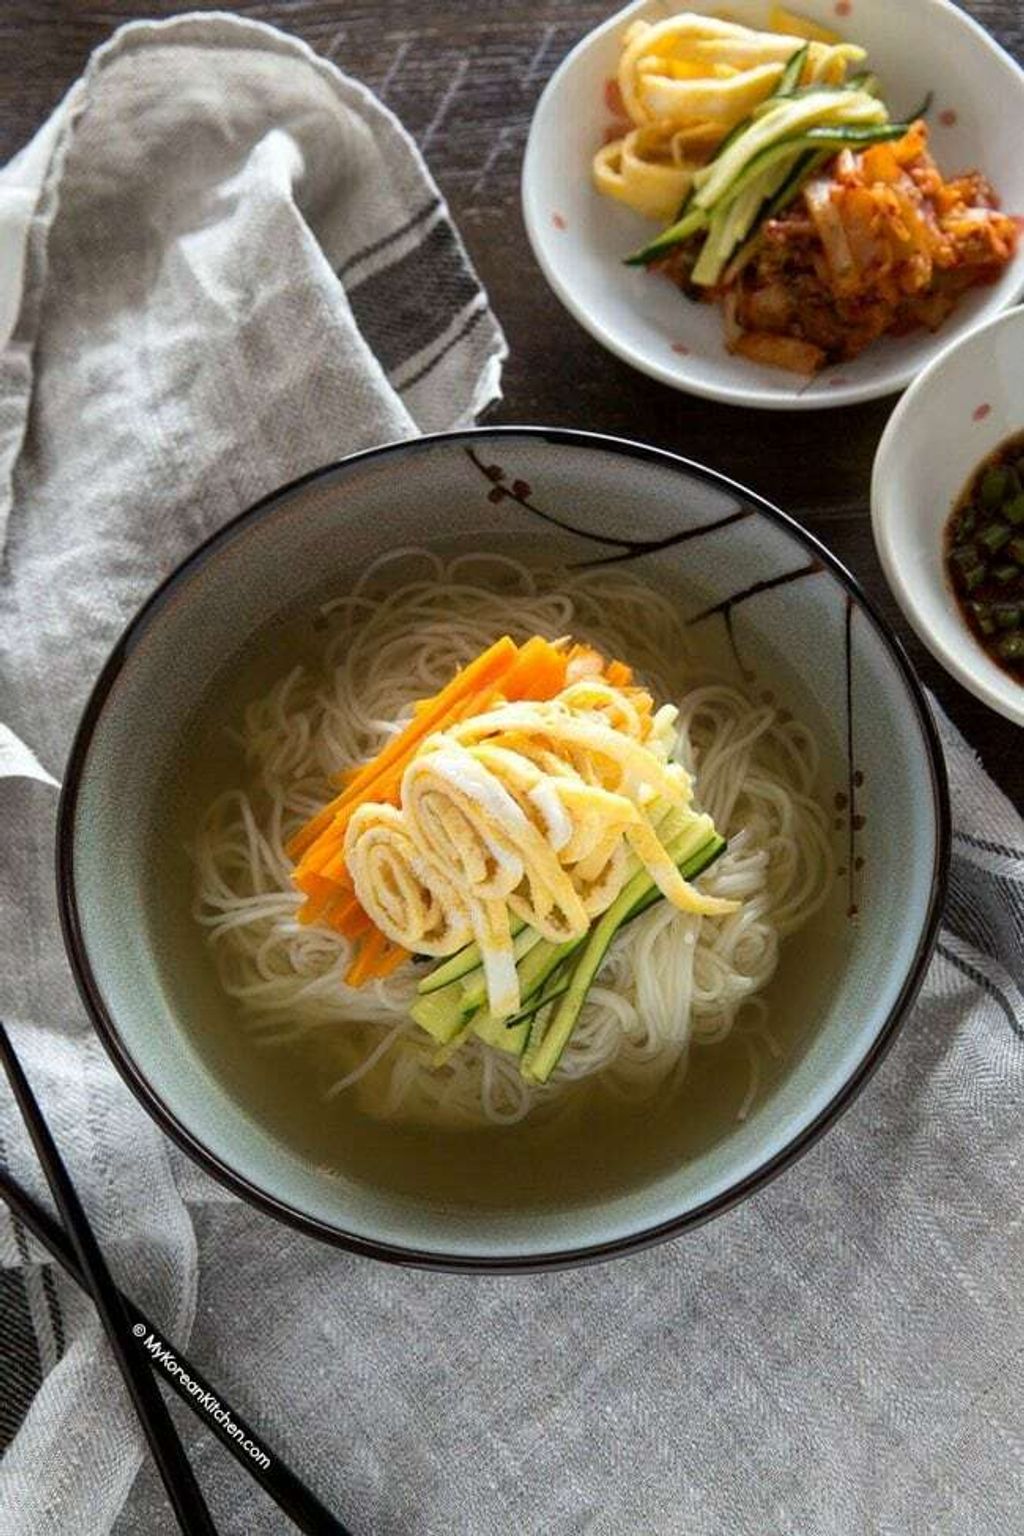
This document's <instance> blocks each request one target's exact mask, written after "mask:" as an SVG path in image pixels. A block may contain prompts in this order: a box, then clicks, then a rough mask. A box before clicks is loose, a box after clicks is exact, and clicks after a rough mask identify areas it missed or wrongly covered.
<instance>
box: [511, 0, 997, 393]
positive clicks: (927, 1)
mask: <svg viewBox="0 0 1024 1536" xmlns="http://www.w3.org/2000/svg"><path fill="white" fill-rule="evenodd" d="M642 3H644V0H630V3H629V4H627V5H624V6H622V7H620V9H619V10H617V11H616V12H615V13H614V14H613V15H611V16H609V17H608V18H607V19H606V20H605V21H602V22H599V23H598V25H597V26H596V27H592V28H591V29H590V31H589V32H586V33H585V34H584V35H583V37H581V38H580V40H579V42H578V43H575V44H574V45H573V47H572V48H570V50H569V52H568V53H567V54H566V55H565V57H564V59H562V61H561V63H560V64H559V66H558V68H557V69H556V70H555V72H554V74H553V75H552V76H551V77H550V79H549V80H548V82H547V84H546V85H545V87H544V89H543V90H542V91H541V93H540V96H539V97H538V98H537V105H536V106H535V107H534V109H533V114H532V116H531V118H530V130H529V133H528V135H527V139H526V149H525V151H524V153H523V168H522V172H521V174H520V202H521V206H522V213H523V223H524V225H525V226H526V235H527V239H528V240H529V242H530V249H531V250H532V251H533V255H534V258H535V260H536V262H537V265H538V266H539V267H540V269H541V272H542V273H543V275H544V279H545V281H546V282H547V284H548V286H549V287H550V289H551V290H552V292H553V293H554V295H555V297H556V298H557V299H558V300H559V302H560V303H561V304H562V305H563V307H564V308H565V309H567V310H568V311H569V314H570V315H571V316H572V317H573V319H574V320H575V321H577V323H578V324H579V325H581V326H582V327H583V329H584V330H585V331H587V332H588V333H589V334H590V335H591V336H592V337H593V338H594V340H595V341H597V342H599V343H600V345H601V346H602V347H604V348H605V350H606V351H608V352H611V353H612V354H613V356H615V357H617V358H619V359H620V360H621V361H622V362H624V363H628V364H629V366H630V367H632V368H636V369H637V370H638V371H639V372H640V373H644V374H646V375H647V377H648V378H651V379H657V380H658V382H659V383H661V384H667V385H669V387H670V388H672V389H676V390H679V391H680V393H682V394H687V395H699V396H700V397H701V398H703V399H705V400H717V401H719V402H721V403H722V404H725V405H740V406H746V408H747V409H748V410H756V411H827V410H832V409H834V408H835V407H837V406H843V405H861V404H864V403H865V402H866V401H869V400H882V399H884V398H885V397H886V396H887V395H897V394H900V393H901V392H902V391H903V390H905V389H906V388H907V386H908V385H909V384H911V383H912V381H913V380H914V379H916V378H918V377H919V376H920V373H921V369H920V366H919V365H918V364H915V363H907V364H906V365H905V366H904V367H903V368H898V369H893V370H892V371H891V372H889V373H887V374H885V375H884V376H882V377H881V378H879V379H877V380H875V381H874V382H873V381H872V380H870V379H865V380H864V381H863V382H862V383H860V384H846V385H843V386H842V388H840V389H835V390H831V391H829V392H825V391H821V392H820V393H818V394H815V393H814V392H813V391H812V390H808V391H807V392H806V393H803V394H799V393H794V394H793V395H792V396H786V395H781V394H780V395H774V394H771V395H764V394H762V393H761V392H760V391H759V390H757V389H756V388H754V387H753V386H751V387H750V388H749V389H748V388H745V387H744V386H742V385H730V384H710V383H707V382H705V381H703V380H702V379H700V378H699V377H698V378H694V377H693V376H692V375H687V376H686V377H683V378H681V377H680V375H679V366H680V365H678V364H677V365H676V367H675V368H674V369H673V367H672V366H670V365H669V364H668V363H659V362H658V361H656V359H654V358H648V357H646V356H645V355H644V354H643V353H642V352H640V351H639V350H637V349H636V348H635V347H632V346H631V345H630V344H629V343H628V342H627V341H622V340H620V339H619V337H618V336H617V335H616V334H615V333H614V332H613V331H611V330H609V329H608V327H607V326H606V325H605V324H604V322H603V320H602V319H601V317H600V315H599V314H597V313H595V312H594V310H592V309H588V307H587V306H586V305H585V304H582V303H580V302H579V301H578V299H577V297H576V294H575V291H574V290H573V289H572V288H571V287H570V285H569V283H568V281H565V280H563V278H562V276H561V274H560V273H559V271H558V269H557V268H556V266H555V265H554V263H553V262H551V261H549V259H548V256H547V252H546V249H545V246H544V241H543V239H542V237H541V229H542V227H543V221H542V216H541V212H540V209H539V207H537V208H535V207H534V206H533V203H534V193H533V190H532V183H533V181H534V176H533V171H532V162H533V160H534V158H535V157H536V156H537V155H538V154H539V153H540V152H539V150H538V148H537V119H538V117H539V116H540V113H541V110H542V109H543V108H544V107H546V106H548V105H550V101H551V99H552V98H553V97H554V96H555V95H557V93H558V91H559V89H560V88H561V85H562V82H563V80H564V78H565V76H566V75H568V73H569V72H570V70H571V69H573V68H574V67H575V66H576V64H577V63H578V62H579V60H580V58H582V56H583V55H584V53H585V52H586V51H587V50H588V49H589V48H590V47H591V46H592V44H593V43H595V42H596V41H597V39H598V37H603V36H604V34H605V33H607V32H609V31H611V30H612V29H613V28H615V27H618V26H621V25H622V23H623V21H625V19H626V18H627V16H629V15H631V14H632V13H633V12H634V11H636V10H638V9H639V8H640V5H641V4H642ZM917 4H919V5H921V6H924V7H928V6H931V7H932V8H933V9H935V10H941V11H945V12H946V13H947V14H948V15H949V16H950V17H951V18H952V19H953V20H954V21H955V22H957V23H958V24H959V25H960V26H962V27H963V28H964V30H965V31H968V32H973V33H974V35H975V37H976V38H977V40H978V41H979V42H980V43H982V44H983V45H984V47H985V49H986V50H987V51H988V52H989V53H990V54H991V55H992V56H993V58H995V59H998V60H999V61H1000V63H1001V64H1002V65H1004V66H1008V67H1009V69H1010V70H1011V71H1012V72H1014V73H1015V74H1016V76H1017V82H1018V85H1019V86H1021V87H1022V88H1024V68H1022V67H1021V66H1020V65H1019V64H1018V63H1017V60H1016V59H1015V58H1014V57H1013V56H1012V54H1010V53H1008V52H1007V51H1006V49H1005V48H1004V47H1003V46H1002V44H1001V43H998V42H997V41H996V39H995V38H994V37H993V36H992V35H991V33H989V32H988V31H986V29H985V28H984V27H983V26H982V25H981V23H980V22H979V21H977V20H976V19H975V18H974V17H973V16H969V15H968V14H967V12H966V11H962V10H961V9H960V7H959V6H958V5H954V4H953V0H917ZM1022 294H1024V274H1022V276H1021V279H1020V280H1019V282H1018V283H1017V285H1016V287H1015V288H1014V289H1013V290H1011V292H1010V293H1008V294H1007V296H1006V299H1005V302H1001V307H1000V309H999V310H998V311H997V312H996V314H995V315H994V316H988V317H987V319H985V320H983V321H980V322H979V324H978V326H977V327H972V328H971V329H972V330H974V329H980V327H981V325H987V324H989V323H990V322H991V321H992V320H993V319H998V318H999V316H1000V315H1001V314H1003V313H1004V312H1005V311H1006V310H1007V309H1008V308H1012V307H1013V306H1014V305H1016V304H1019V302H1020V299H1021V295H1022ZM963 334H965V333H961V334H960V335H957V336H954V337H953V338H952V341H951V342H950V345H955V343H956V342H957V341H959V340H961V339H962V336H963ZM966 334H968V335H969V334H971V332H970V331H968V332H967V333H966ZM940 355H941V354H940ZM934 361H935V359H934V358H933V359H932V360H931V361H930V362H928V363H926V364H925V365H924V367H925V368H930V367H931V366H932V363H933V362H934ZM683 366H684V367H685V365H683ZM751 366H756V365H753V364H752V365H751Z"/></svg>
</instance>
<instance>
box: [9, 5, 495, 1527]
mask: <svg viewBox="0 0 1024 1536" xmlns="http://www.w3.org/2000/svg"><path fill="white" fill-rule="evenodd" d="M5 343H6V345H4V344H5ZM0 346H3V351H2V354H0V549H2V553H3V568H2V577H0V643H2V663H0V666H2V670H0V722H3V725H2V726H0V827H2V847H3V858H2V860H0V1010H2V1013H3V1016H4V1017H5V1018H6V1019H8V1020H9V1021H12V1022H13V1024H14V1029H15V1039H16V1042H17V1044H18V1047H19V1049H20V1050H21V1051H22V1052H23V1053H24V1057H25V1061H26V1066H27V1068H28V1070H29V1073H30V1076H31V1078H32V1081H33V1083H34V1084H35V1085H36V1086H37V1087H38V1089H39V1091H40V1096H41V1098H42V1100H43V1103H44V1105H45V1108H46V1110H47V1112H48V1114H49V1116H50V1119H51V1123H52V1124H53V1127H54V1130H55V1133H56V1135H57V1138H58V1141H59V1142H60V1145H61V1146H62V1148H63V1149H64V1150H65V1151H66V1153H67V1155H68V1158H69V1161H70V1163H71V1166H72V1171H73V1173H74V1175H75V1177H76V1179H77V1181H78V1183H79V1187H80V1188H81V1189H82V1191H83V1193H84V1195H85V1197H86V1203H87V1206H88V1208H89V1211H90V1214H91V1215H92V1217H93V1219H94V1221H95V1223H96V1226H97V1230H98V1233H99V1236H100V1238H101V1240H102V1241H103V1242H104V1243H105V1245H106V1248H107V1250H108V1252H109V1254H110V1256H111V1259H112V1262H113V1265H114V1267H115V1269H116V1271H117V1273H118V1275H119V1278H121V1280H122V1281H123V1283H124V1284H125V1285H126V1287H127V1288H128V1289H130V1290H132V1291H136V1292H137V1293H138V1295H139V1297H140V1299H141V1298H144V1300H145V1305H146V1306H147V1308H152V1309H153V1310H154V1312H155V1314H156V1316H157V1317H158V1318H159V1319H160V1320H161V1322H162V1324H163V1326H165V1327H166V1329H167V1331H168V1333H169V1334H170V1335H171V1336H172V1337H174V1338H175V1339H177V1340H180V1341H182V1342H184V1341H185V1340H186V1339H187V1337H188V1333H189V1329H190V1327H191V1324H192V1318H193V1315H194V1311H195V1295H196V1274H197V1258H196V1244H195V1236H194V1232H193V1226H192V1222H191V1220H190V1217H189V1214H188V1211H187V1210H186V1208H185V1205H184V1204H183V1202H182V1199H181V1197H180V1195H179V1194H178V1191H177V1189H176V1187H175V1183H174V1179H173V1177H172V1170H171V1164H170V1162H169V1159H168V1151H167V1147H166V1144H165V1143H164V1141H163V1139H162V1137H161V1136H160V1135H159V1134H158V1133H157V1131H156V1129H155V1127H154V1126H153V1125H152V1124H151V1123H150V1122H149V1120H148V1118H147V1117H146V1116H145V1115H144V1114H143V1113H142V1112H141V1111H140V1110H139V1109H138V1107H137V1106H136V1105H135V1103H134V1102H133V1101H132V1099H131V1097H130V1095H129V1094H128V1093H127V1092H126V1090H125V1089H124V1088H123V1086H122V1085H121V1083H120V1082H119V1081H118V1080H117V1078H116V1077H115V1076H114V1075H113V1074H112V1072H111V1069H110V1066H109V1063H108V1062H107V1060H106V1059H105V1054H104V1052H103V1051H102V1049H101V1048H100V1047H99V1046H98V1044H97V1042H96V1040H95V1038H94V1036H93V1035H92V1032H91V1030H90V1029H89V1027H88V1025H87V1023H86V1021H85V1018H84V1016H83V1013H82V1009H81V1007H80V1005H79V1003H78V1001H77V998H76V996H75V991H74V987H73V985H72V983H71V980H70V976H69V973H68V969H67V966H66V963H65V961H64V960H63V958H62V955H61V943H60V938H59V934H58V930H57V923H56V916H55V911H54V902H53V888H52V887H53V881H52V874H51V849H52V838H53V821H54V810H55V797H54V794H53V791H52V788H50V787H48V786H49V785H52V783H53V776H52V775H58V774H59V772H60V767H61V764H62V763H63V761H64V758H65V756H66V754H67V750H68V746H69V744H70V739H71V732H72V730H73V728H74V724H75V718H76V716H77V715H78V714H79V712H80V710H81V707H82V704H83V703H84V699H85V696H86V693H87V691H88V689H89V687H90V684H91V681H92V679H93V678H94V676H95V674H96V672H97V671H98V669H99V666H100V665H101V663H102V659H103V656H104V653H105V652H106V651H107V650H108V649H109V647H110V645H111V643H112V642H113V640H114V638H115V636H116V635H117V634H118V633H119V631H120V630H121V629H122V627H123V626H124V624H125V622H126V621H127V619H128V618H129V617H130V615H131V613H132V611H133V609H134V608H136V607H137V605H138V602H139V599H140V597H141V596H142V595H143V594H144V593H145V592H146V591H147V590H148V589H150V588H152V586H153V585H154V584H155V583H156V582H157V581H159V580H160V579H161V578H162V577H163V576H164V575H166V574H167V572H168V571H169V570H170V569H171V568H172V567H173V566H174V565H175V564H176V563H177V562H178V560H180V559H181V557H182V556H183V555H184V554H185V553H186V551H187V550H188V549H189V548H190V547H191V546H193V545H194V544H195V543H196V542H197V540H199V539H201V538H204V537H205V536H206V535H208V534H209V533H211V532H212V531H213V530H214V529H215V528H216V527H218V526H219V525H220V524H221V523H223V522H224V521H225V520H226V519H228V518H229V517H231V516H232V515H233V514H234V513H236V512H238V511H239V510H241V509H242V508H243V507H245V506H246V505H248V504H249V503H251V502H252V501H253V500H255V499H257V498H258V497H259V496H261V495H263V494H264V493H265V492H266V491H269V490H271V489H272V488H273V487H274V486H276V485H280V484H281V483H283V482H284V481H287V480H290V479H292V478H294V477H295V476H297V475H300V474H302V473H303V472H304V471H306V470H309V469H312V468H314V467H315V466H317V465H319V464H322V463H325V462H327V461H329V460H331V459H334V458H338V457H341V456H343V455H344V454H347V453H351V452H354V451H355V450H357V449H360V448H365V447H368V446H370V445H372V444H376V443H381V442H386V441H388V440H389V439H396V438H402V437H408V436H411V435H413V434H415V433H417V432H420V431H429V430H434V429H443V428H450V427H455V426H458V425H462V424H465V423H467V422H470V421H472V420H473V418H474V417H475V416H476V415H477V414H478V413H479V412H480V411H481V410H482V409H483V408H484V407H485V406H486V405H487V404H489V403H490V402H491V401H492V400H493V399H494V398H495V397H496V396H497V394H498V387H499V377H500V369H501V362H502V359H503V357H504V354H505V346H504V341H503V338H502V336H501V332H500V330H499V328H498V325H497V323H496V321H495V320H494V317H493V315H492V314H491V312H490V310H489V308H488V305H487V300H486V296H485V295H484V293H483V291H482V290H481V288H480V285H479V283H478V282H477V280H476V278H475V276H474V274H473V272H472V270H471V268H470V266H469V264H468V261H467V258H466V255H465V251H464V250H463V247H462V244H461V242H460V240H459V238H458V236H457V234H456V232H455V230H454V229H453V227H452V223H451V220H450V218H449V216H448V212H447V209H446V208H445V206H444V203H443V201H442V199H441V197H440V195H439V193H438V189H437V187H436V185H435V184H434V182H433V180H432V179H431V177H430V175H429V173H428V172H427V170H426V167H425V166H424V164H423V161H422V159H421V158H420V156H419V153H418V151H417V150H416V148H415V146H414V145H413V143H412V141H411V140H410V139H409V137H408V136H407V134H406V133H405V131H404V130H403V128H402V127H401V125H400V124H399V123H398V122H397V121H396V119H395V118H394V117H393V116H392V115H391V113H389V112H388V111H387V110H386V109H385V108H384V107H382V106H381V105H380V104H379V103H378V102H377V101H376V100H375V99H374V98H373V97H372V96H371V95H370V94H369V93H368V92H367V91H366V90H365V89H364V88H363V87H362V86H360V85H358V84H357V83H356V82H354V81H352V80H349V79H347V78H345V77H344V76H343V75H341V74H340V73H339V72H338V70H337V69H335V68H334V66H333V65H331V64H329V63H326V62H324V61H323V60H321V59H318V58H317V57H316V56H315V55H314V54H313V53H312V52H311V51H310V50H309V49H308V48H307V47H306V46H305V45H304V44H303V43H301V42H298V41H296V40H294V39H291V38H288V37H285V36H284V35H282V34H281V33H279V32H276V31H274V30H273V29H272V28H269V27H265V26H261V25H257V24H255V23H250V22H245V21H241V20H239V19H237V18H234V17H230V16H223V15H213V16H209V15H208V16H205V17H182V18H179V19H177V20H174V21H171V22H167V23H163V24H148V23H141V24H137V25H132V26H128V27H125V28H123V29H122V30H121V31H120V32H118V33H117V34H116V36H115V37H114V38H113V39H112V40H111V41H110V42H109V43H108V44H107V45H106V46H105V47H104V48H102V49H100V50H99V51H98V52H97V53H96V54H95V55H94V57H93V58H92V59H91V61H90V63H89V66H88V68H87V70H86V73H85V75H84V76H83V78H82V79H81V80H80V81H79V82H78V83H77V84H76V85H75V86H74V87H73V89H72V90H71V91H70V93H69V94H68V96H67V97H66V99H65V100H64V102H63V103H62V104H61V106H60V107H59V108H58V110H57V112H56V113H55V115H54V117H53V118H52V119H51V120H50V122H49V123H47V124H46V125H45V127H44V128H43V129H42V130H41V131H40V133H39V134H38V135H37V137H36V139H35V140H33V142H32V143H31V144H30V145H29V146H28V147H27V148H26V149H25V150H24V151H22V153H21V154H20V155H19V156H18V157H17V158H16V160H15V161H13V162H12V164H11V165H10V166H9V167H7V168H6V170H5V171H4V172H3V173H0ZM5 533H6V539H5ZM25 742H30V743H31V747H32V752H29V751H28V749H27V748H26V747H25V746H24V743H25ZM33 754H34V756H33ZM41 764H45V765H46V767H45V768H44V767H42V766H41ZM48 769H49V770H52V775H51V773H49V772H47V770H48ZM39 780H42V782H38V781H39ZM0 1158H4V1159H5V1160H6V1161H7V1163H8V1165H9V1166H10V1167H11V1169H12V1171H14V1172H15V1173H16V1175H17V1176H18V1177H19V1178H20V1179H21V1180H22V1182H23V1183H27V1184H30V1185H31V1186H33V1187H34V1188H35V1189H37V1190H42V1188H43V1187H44V1186H43V1184H42V1180H41V1177H40V1175H39V1173H38V1170H37V1169H36V1167H35V1164H34V1159H33V1157H32V1155H31V1153H30V1152H29V1150H28V1148H27V1145H26V1140H25V1137H24V1134H23V1132H22V1131H21V1128H20V1124H19V1121H18V1117H17V1114H16V1112H15V1111H14V1108H13V1105H12V1103H11V1101H10V1099H9V1097H8V1095H7V1091H6V1084H4V1088H3V1092H2V1094H0ZM27 1254H28V1248H27V1245H26V1241H25V1236H24V1234H23V1233H22V1232H21V1231H20V1229H19V1228H18V1226H17V1225H16V1224H12V1223H10V1222H9V1221H8V1219H7V1217H6V1214H5V1215H3V1216H2V1217H0V1263H2V1264H3V1265H4V1266H6V1267H4V1268H0V1448H2V1447H3V1445H4V1444H6V1443H7V1442H11V1443H10V1444H9V1448H8V1450H7V1454H6V1456H5V1458H4V1462H3V1466H2V1468H0V1531H2V1532H3V1533H4V1536H20V1533H33V1536H36V1533H38V1536H43V1533H47V1536H50V1533H59V1536H64V1533H66V1532H68V1531H81V1532H83V1533H86V1536H92V1533H94V1532H102V1531H107V1530H109V1528H110V1526H111V1523H112V1522H113V1520H114V1519H115V1517H116V1515H117V1512H118V1510H119V1509H120V1507H121V1505H122V1503H123V1501H124V1498H125V1495H126V1494H127V1492H128V1490H129V1488H130V1486H131V1483H132V1480H133V1478H134V1476H135V1472H136V1470H137V1467H138V1463H139V1457H140V1445H139V1440H138V1435H137V1433H136V1431H135V1429H134V1426H133V1424H132V1415H131V1412H130V1410H129V1409H128V1408H127V1407H126V1405H125V1403H124V1400H123V1396H122V1393H121V1390H120V1387H119V1385H118V1383H117V1379H116V1373H115V1372H114V1371H113V1369H112V1367H111V1362H110V1360H109V1358H108V1355H107V1351H106V1348H105V1346H103V1344H102V1341H101V1338H100V1333H99V1330H98V1328H97V1325H96V1321H95V1319H94V1317H93V1316H92V1315H91V1313H90V1309H89V1308H88V1306H86V1305H85V1304H84V1303H83V1302H82V1301H81V1299H80V1298H79V1297H77V1296H76V1295H75V1293H74V1291H73V1289H71V1288H69V1287H68V1286H66V1285H65V1284H64V1283H63V1282H62V1281H61V1280H60V1279H58V1278H55V1277H54V1275H53V1273H52V1272H51V1269H50V1268H49V1267H48V1266H45V1265H43V1266H41V1265H39V1264H36V1263H29V1262H27ZM30 1404H31V1407H29V1405H30ZM26 1410H28V1412H27V1416H26ZM19 1426H20V1429H19ZM15 1431H18V1432H17V1434H15ZM12 1437H13V1438H12ZM169 1519H170V1516H169V1513H168V1512H167V1511H164V1512H163V1513H162V1514H161V1515H160V1516H159V1517H154V1520H153V1522H151V1523H150V1525H149V1530H150V1531H158V1530H162V1529H164V1528H166V1526H167V1523H168V1521H169Z"/></svg>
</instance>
